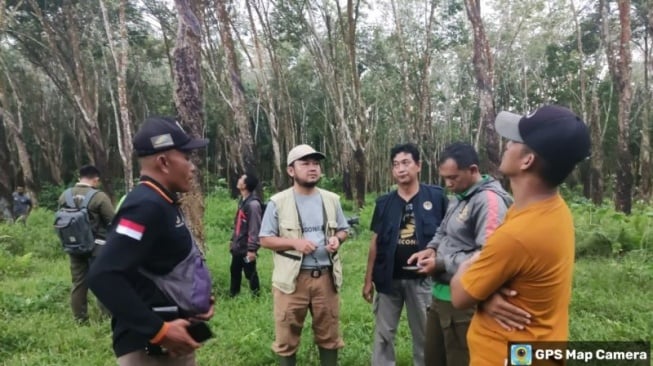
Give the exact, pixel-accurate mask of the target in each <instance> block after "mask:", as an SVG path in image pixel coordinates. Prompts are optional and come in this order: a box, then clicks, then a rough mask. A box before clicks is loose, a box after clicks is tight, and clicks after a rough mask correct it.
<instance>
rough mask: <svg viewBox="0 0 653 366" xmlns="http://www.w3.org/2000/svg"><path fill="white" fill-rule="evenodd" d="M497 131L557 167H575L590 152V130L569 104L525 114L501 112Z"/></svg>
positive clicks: (543, 108) (550, 106) (546, 107)
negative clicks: (569, 107) (568, 107)
mask: <svg viewBox="0 0 653 366" xmlns="http://www.w3.org/2000/svg"><path fill="white" fill-rule="evenodd" d="M494 126H495V128H496V130H497V133H498V134H499V135H501V136H503V137H505V138H507V139H510V140H513V141H517V142H521V143H523V144H525V145H526V146H528V147H529V148H531V149H532V150H533V151H535V152H536V153H537V155H539V156H540V157H541V158H542V159H544V160H546V161H547V162H548V163H549V164H550V165H551V166H552V167H554V168H563V169H568V168H573V167H574V166H575V165H576V164H578V163H579V162H581V161H583V160H585V159H587V158H588V157H589V156H590V145H591V143H590V134H589V130H588V129H587V126H586V125H585V123H584V122H583V120H582V119H580V117H578V116H577V115H576V114H574V112H572V111H570V110H569V109H567V108H565V107H561V106H558V105H545V106H543V107H541V108H539V109H537V110H535V111H534V112H531V113H529V114H527V115H525V116H520V115H518V114H514V113H510V112H501V113H499V114H498V115H497V118H496V120H495V121H494Z"/></svg>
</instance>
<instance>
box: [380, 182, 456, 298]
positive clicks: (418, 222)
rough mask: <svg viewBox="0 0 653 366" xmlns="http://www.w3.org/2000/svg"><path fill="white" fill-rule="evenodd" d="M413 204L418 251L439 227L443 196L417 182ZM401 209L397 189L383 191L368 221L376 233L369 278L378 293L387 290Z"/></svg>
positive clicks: (442, 213)
mask: <svg viewBox="0 0 653 366" xmlns="http://www.w3.org/2000/svg"><path fill="white" fill-rule="evenodd" d="M413 207H414V210H415V211H414V212H415V232H416V236H417V246H418V250H422V249H424V248H426V244H428V242H429V241H430V240H431V238H433V236H434V235H435V232H436V230H437V229H438V226H440V222H441V221H442V218H443V217H444V214H445V212H446V211H447V198H446V196H445V195H444V192H443V191H442V188H441V187H438V186H433V185H427V184H420V186H419V192H418V193H417V196H416V197H415V198H414V201H413ZM402 212H403V201H402V198H401V197H399V194H398V193H397V191H392V192H390V193H387V194H385V195H383V196H381V197H379V198H378V199H377V200H376V206H375V208H374V218H373V220H372V222H373V223H376V225H375V226H376V227H372V228H371V229H372V231H374V232H375V233H376V234H377V239H376V259H375V260H374V268H373V271H372V281H373V282H374V286H375V287H376V290H377V291H378V292H381V293H387V292H389V291H390V284H391V282H392V274H393V271H394V258H395V251H396V250H397V240H398V239H399V227H400V224H401V218H402Z"/></svg>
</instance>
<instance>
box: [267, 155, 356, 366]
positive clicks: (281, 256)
mask: <svg viewBox="0 0 653 366" xmlns="http://www.w3.org/2000/svg"><path fill="white" fill-rule="evenodd" d="M324 158H325V155H324V154H322V153H321V152H318V151H316V150H315V149H313V148H312V147H310V146H308V145H299V146H295V147H294V148H293V149H292V150H290V152H289V153H288V160H287V172H288V175H289V176H290V177H292V178H293V186H292V187H290V188H288V189H286V190H284V191H282V192H279V193H277V194H275V195H274V196H272V197H271V198H270V202H269V203H268V205H267V208H266V210H265V215H264V216H263V221H262V223H261V232H260V234H259V238H260V241H261V246H263V247H264V248H268V249H271V250H273V251H274V256H273V260H274V270H273V272H272V287H273V288H272V291H273V295H274V320H275V324H274V325H275V340H274V343H273V344H272V350H273V351H274V352H275V353H277V354H278V355H279V357H280V364H281V365H282V366H293V365H295V364H296V362H297V361H296V352H297V349H298V348H299V340H300V337H301V331H302V328H303V326H304V319H305V318H306V313H307V312H308V311H309V310H310V312H311V316H312V317H313V334H314V339H315V343H316V344H317V346H318V348H319V353H320V364H321V365H322V366H335V365H336V364H337V360H338V349H340V348H342V347H344V342H343V341H342V337H341V336H340V331H339V329H338V328H339V326H338V323H339V313H340V298H339V296H338V291H339V290H340V286H341V285H342V264H341V262H340V258H339V256H338V249H339V248H340V245H341V244H342V243H343V242H344V241H345V239H346V238H347V230H348V229H349V225H348V224H347V220H346V218H345V215H344V213H343V212H342V207H341V206H340V199H339V197H338V196H337V195H336V194H334V193H332V192H329V191H326V190H323V189H320V188H317V184H318V182H319V181H320V177H321V175H322V170H321V167H320V161H321V160H322V159H324Z"/></svg>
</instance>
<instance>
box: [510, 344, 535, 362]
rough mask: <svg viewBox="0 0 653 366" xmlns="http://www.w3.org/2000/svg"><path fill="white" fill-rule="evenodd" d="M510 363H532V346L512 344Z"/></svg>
mask: <svg viewBox="0 0 653 366" xmlns="http://www.w3.org/2000/svg"><path fill="white" fill-rule="evenodd" d="M510 364H511V365H527V366H528V365H532V364H533V347H532V346H531V345H530V344H513V345H511V346H510Z"/></svg>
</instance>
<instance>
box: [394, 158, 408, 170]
mask: <svg viewBox="0 0 653 366" xmlns="http://www.w3.org/2000/svg"><path fill="white" fill-rule="evenodd" d="M412 163H413V161H412V160H410V159H404V160H402V161H393V162H392V167H393V168H398V167H399V166H403V167H404V168H405V167H409V166H410V164H412Z"/></svg>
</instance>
